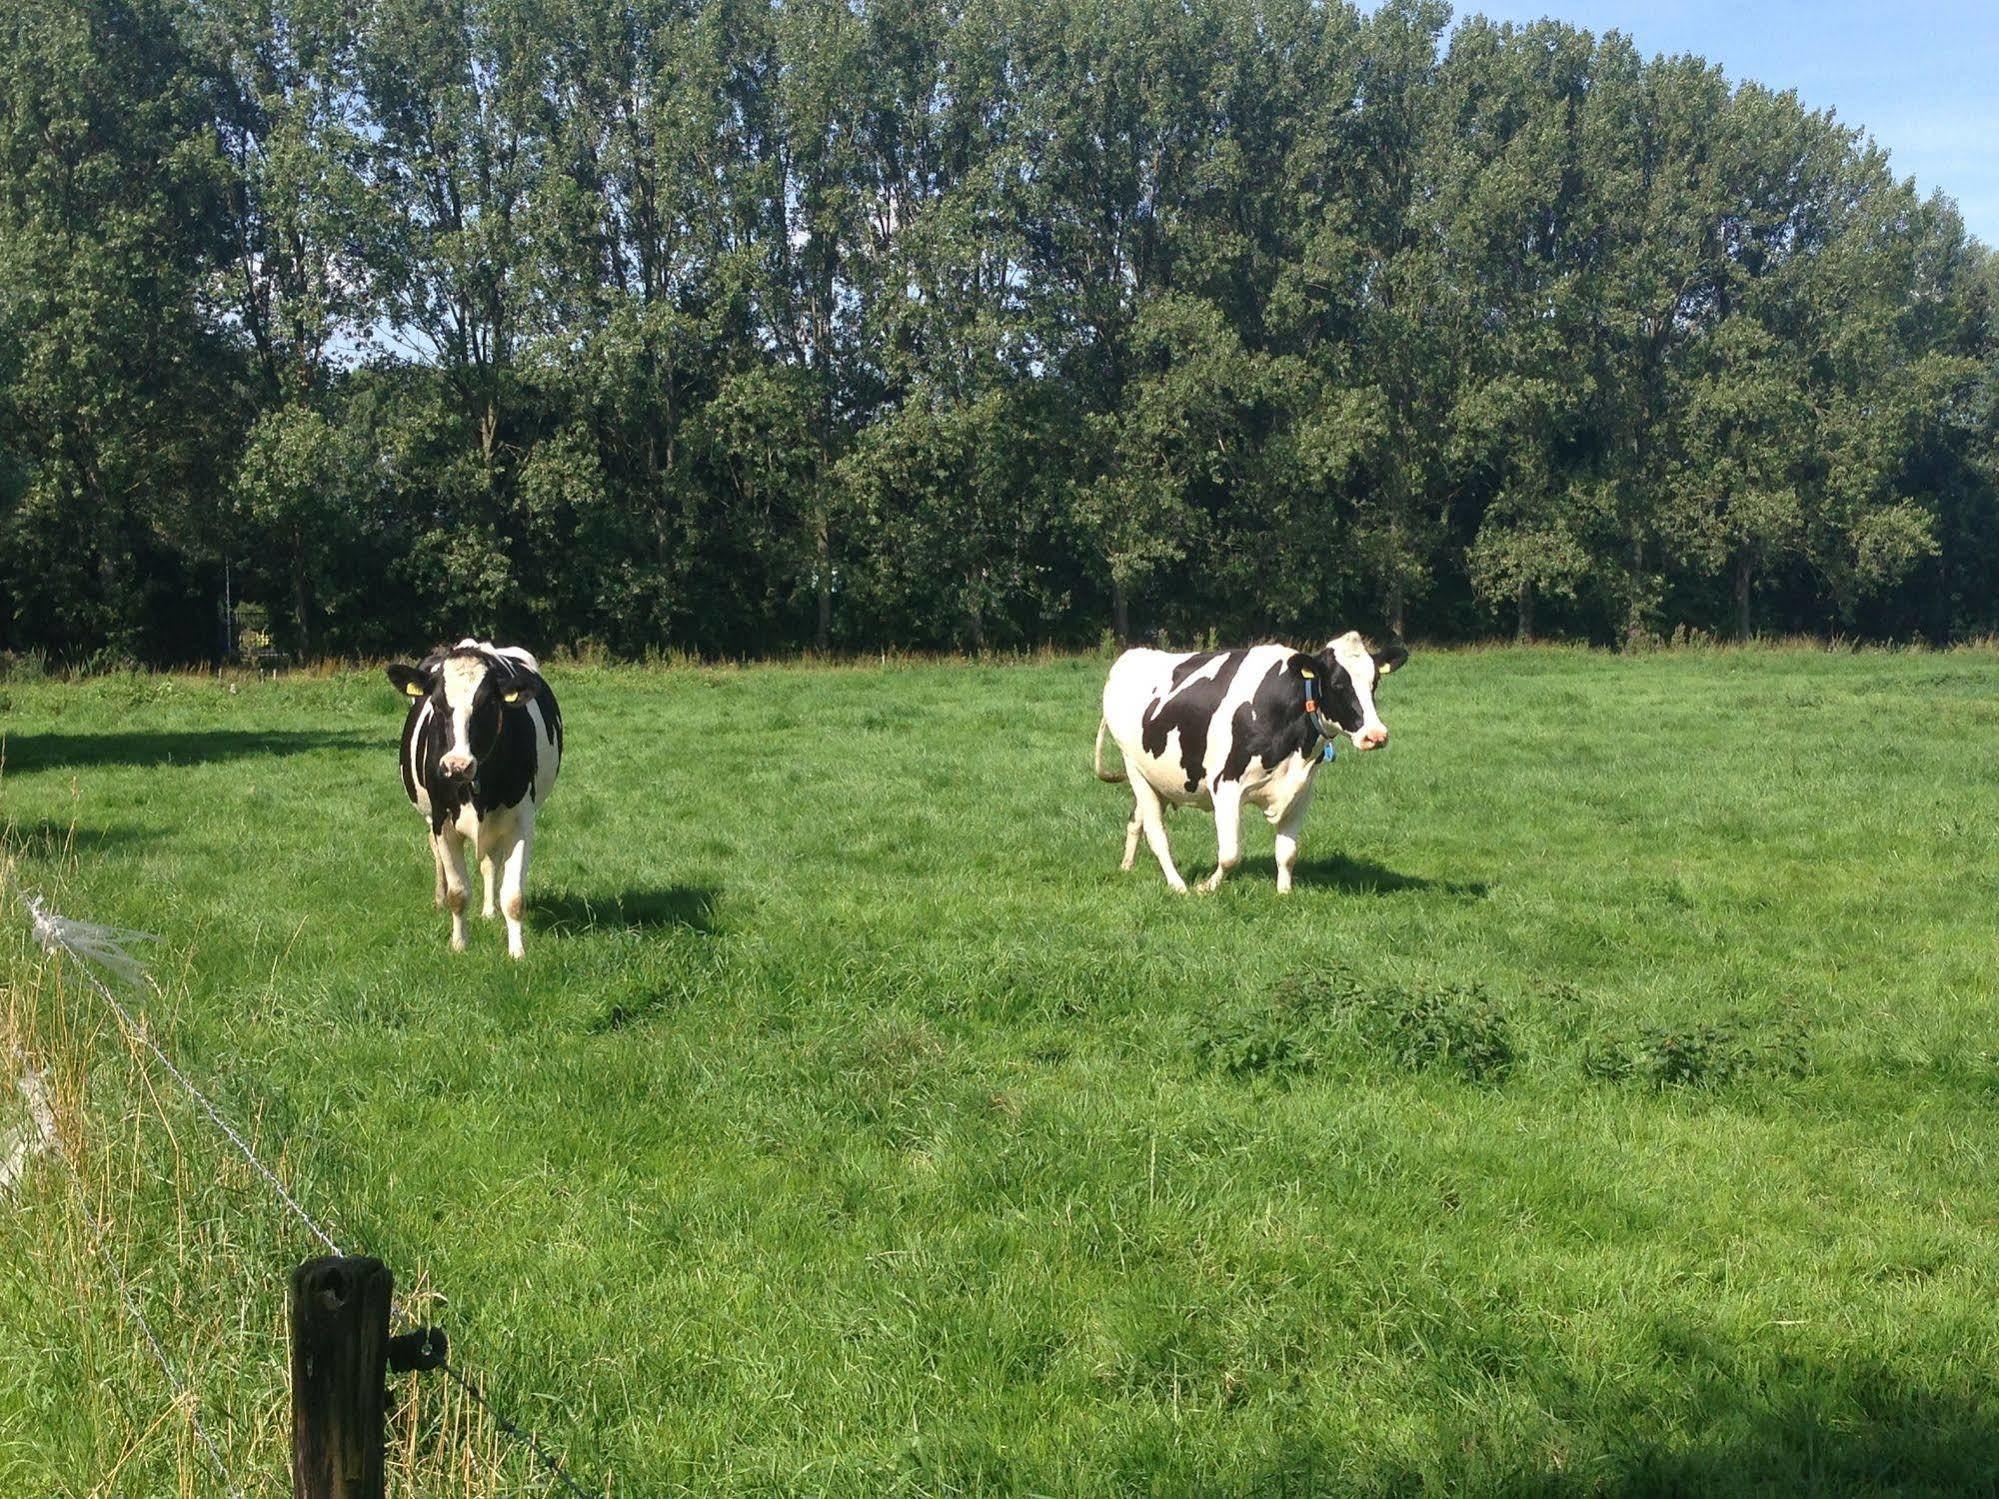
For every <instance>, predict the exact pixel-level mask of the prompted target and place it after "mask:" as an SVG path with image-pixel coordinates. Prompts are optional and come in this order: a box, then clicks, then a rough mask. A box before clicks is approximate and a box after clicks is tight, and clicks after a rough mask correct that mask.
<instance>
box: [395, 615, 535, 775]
mask: <svg viewBox="0 0 1999 1499" xmlns="http://www.w3.org/2000/svg"><path fill="white" fill-rule="evenodd" d="M388 671H389V680H390V681H391V682H394V683H395V684H396V687H397V689H398V690H400V691H401V692H402V693H404V694H405V695H406V696H408V697H411V698H416V699H422V698H429V699H430V701H431V705H432V711H433V713H434V714H435V715H436V716H437V717H438V718H439V720H440V721H442V722H443V723H444V724H445V725H446V726H447V729H448V735H447V741H446V745H445V750H444V753H443V754H442V755H440V756H439V757H438V761H437V768H438V769H439V770H441V771H442V772H443V773H444V774H445V775H446V776H447V777H449V778H450V779H452V780H455V781H469V780H471V779H472V778H473V777H474V776H476V775H478V773H479V764H480V762H481V761H483V760H484V759H485V758H486V757H487V756H488V755H490V754H491V753H492V752H493V746H494V745H495V744H497V743H498V742H499V738H500V713H501V710H502V709H504V708H509V707H512V706H513V705H514V704H516V703H521V702H525V701H526V700H527V699H528V698H530V697H532V696H533V695H534V693H535V691H536V690H537V689H538V688H539V687H540V686H541V678H540V677H538V676H536V675H535V674H534V672H533V671H531V670H530V669H529V668H528V667H526V666H524V665H522V664H521V663H520V662H518V661H515V660H512V659H510V658H509V657H507V656H505V655H497V656H496V655H492V654H489V653H488V652H486V651H482V650H474V649H472V648H471V647H470V646H459V647H456V648H454V649H451V650H444V649H439V650H435V651H432V652H431V653H430V654H429V655H428V656H426V657H424V658H423V660H422V661H421V662H419V663H418V664H417V665H415V666H402V665H397V666H391V667H390V668H389V669H388Z"/></svg>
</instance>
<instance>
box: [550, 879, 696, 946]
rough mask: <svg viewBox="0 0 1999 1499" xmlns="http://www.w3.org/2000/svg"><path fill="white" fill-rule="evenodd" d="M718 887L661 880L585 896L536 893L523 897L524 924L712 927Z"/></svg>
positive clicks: (608, 928)
mask: <svg viewBox="0 0 1999 1499" xmlns="http://www.w3.org/2000/svg"><path fill="white" fill-rule="evenodd" d="M721 898H722V892H721V891H720V890H717V889H715V888H713V887H712V886H707V885H661V886H655V887H652V888H649V889H637V890H620V891H617V892H616V893H608V894H597V895H588V894H583V893H581V892H579V891H575V890H556V891H552V892H550V893H549V894H546V895H542V894H538V893H537V894H535V895H533V896H531V897H530V898H529V900H528V923H529V925H531V926H535V927H540V928H544V929H546V930H548V931H551V932H646V931H659V930H662V929H666V928H678V929H679V930H681V931H688V932H699V933H701V934H702V935H704V936H707V935H710V934H712V933H713V932H714V930H715V907H716V906H717V905H718V904H719V903H720V901H721Z"/></svg>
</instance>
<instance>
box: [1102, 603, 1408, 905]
mask: <svg viewBox="0 0 1999 1499" xmlns="http://www.w3.org/2000/svg"><path fill="white" fill-rule="evenodd" d="M1408 659H1409V652H1408V651H1407V650H1406V649H1404V648H1403V646H1402V645H1401V644H1400V643H1399V642H1395V643H1392V644H1390V645H1389V646H1388V647H1387V648H1386V649H1384V650H1380V651H1377V650H1375V649H1374V648H1373V647H1372V646H1370V645H1369V644H1368V643H1367V641H1365V640H1363V639H1362V638H1361V637H1360V635H1358V634H1357V633H1355V632H1352V631H1349V632H1348V633H1347V634H1345V635H1342V636H1340V638H1339V639H1337V640H1335V641H1332V642H1330V643H1329V644H1328V645H1327V646H1326V648H1325V649H1324V650H1323V651H1320V652H1319V653H1318V654H1317V655H1316V656H1308V655H1306V654H1305V653H1304V652H1302V651H1294V650H1292V649H1291V647H1289V646H1288V645H1253V646H1250V647H1249V648H1248V649H1247V650H1239V651H1195V652H1191V653H1174V652H1170V651H1154V650H1131V651H1126V652H1125V653H1124V654H1123V655H1122V656H1120V657H1118V658H1117V661H1116V662H1115V663H1114V664H1113V665H1112V666H1111V674H1110V680H1109V681H1107V682H1105V683H1104V716H1103V720H1102V722H1100V723H1099V724H1098V726H1097V748H1096V771H1097V778H1098V779H1099V780H1104V781H1125V780H1128V781H1130V783H1131V792H1132V798H1133V800H1134V801H1135V803H1136V805H1135V807H1134V808H1133V810H1132V814H1131V822H1130V824H1129V826H1127V827H1126V829H1125V838H1124V864H1123V866H1122V867H1123V868H1125V869H1130V868H1131V865H1132V860H1133V859H1134V858H1136V857H1137V854H1138V835H1139V834H1140V833H1141V832H1143V833H1144V834H1145V838H1146V841H1147V842H1148V843H1150V844H1151V845H1152V852H1153V853H1154V854H1156V855H1157V856H1158V858H1159V867H1160V868H1161V869H1162V870H1164V871H1165V872H1166V883H1167V884H1169V885H1171V886H1172V887H1173V888H1174V889H1175V890H1179V891H1185V890H1186V888H1187V883H1186V881H1185V880H1183V879H1181V878H1180V871H1179V870H1177V869H1175V868H1174V867H1173V854H1172V851H1171V850H1170V849H1169V848H1168V847H1167V845H1166V822H1165V818H1164V816H1163V815H1162V814H1163V810H1164V804H1165V803H1168V802H1170V803H1172V804H1174V805H1176V806H1188V805H1191V806H1197V807H1207V808H1211V809H1212V810H1213V811H1214V814H1215V842H1216V845H1217V852H1218V855H1219V857H1218V859H1217V861H1216V864H1215V872H1214V873H1213V874H1211V875H1209V876H1208V878H1207V879H1206V880H1204V881H1202V882H1201V888H1202V889H1203V890H1212V889H1214V888H1215V887H1216V886H1217V885H1219V884H1221V882H1222V877H1223V876H1224V875H1226V874H1227V873H1228V872H1229V871H1230V870H1231V869H1233V868H1235V866H1236V864H1237V862H1238V861H1239V860H1240V859H1241V857H1242V841H1241V827H1240V823H1241V817H1242V806H1243V803H1244V802H1248V803H1250V804H1251V805H1252V806H1258V807H1261V808H1263V815H1264V817H1265V818H1267V819H1268V820H1269V822H1270V823H1271V825H1272V826H1273V827H1275V828H1276V829H1277V889H1278V891H1279V892H1280V893H1282V892H1284V891H1287V890H1289V889H1290V888H1291V870H1292V867H1293V866H1294V865H1295V864H1296V863H1297V862H1298V833H1299V830H1300V829H1301V828H1303V827H1304V825H1305V812H1306V810H1307V809H1308V808H1309V807H1310V806H1311V804H1312V785H1313V782H1314V780H1315V779H1316V778H1317V776H1318V773H1319V767H1320V765H1322V764H1323V763H1324V762H1325V761H1326V760H1329V759H1331V758H1332V756H1331V755H1330V754H1328V753H1324V752H1323V751H1324V750H1330V749H1331V747H1332V743H1333V739H1334V736H1335V735H1336V734H1338V733H1340V732H1345V733H1346V734H1347V736H1348V737H1349V738H1351V739H1352V740H1353V743H1354V747H1355V748H1356V749H1362V750H1371V749H1379V748H1380V747H1381V746H1382V745H1384V744H1386V743H1388V730H1387V729H1386V728H1385V727H1384V726H1383V725H1382V722H1381V718H1380V715H1379V714H1377V713H1376V712H1375V708H1374V689H1375V684H1376V683H1377V682H1378V681H1380V679H1381V678H1382V677H1384V676H1386V675H1387V674H1388V673H1389V672H1391V671H1394V670H1395V669H1396V668H1397V667H1398V666H1400V665H1402V663H1403V662H1405V661H1407V660H1408ZM1106 733H1108V734H1109V735H1110V736H1111V738H1112V740H1113V741H1115V742H1116V744H1117V747H1118V749H1119V750H1120V751H1121V752H1122V753H1123V755H1124V774H1122V775H1120V774H1118V773H1117V772H1116V771H1106V770H1105V769H1104V735H1105V734H1106Z"/></svg>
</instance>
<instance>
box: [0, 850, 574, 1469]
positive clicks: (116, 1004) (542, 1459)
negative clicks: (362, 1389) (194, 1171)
mask: <svg viewBox="0 0 1999 1499" xmlns="http://www.w3.org/2000/svg"><path fill="white" fill-rule="evenodd" d="M17 889H18V886H17ZM20 897H21V902H22V904H23V905H24V906H26V907H27V910H28V915H29V917H30V918H31V920H32V921H33V923H34V929H35V937H36V940H37V941H38V942H40V943H41V946H42V950H43V951H44V952H56V951H61V952H63V953H65V954H67V955H68V956H69V957H71V958H73V959H75V960H76V967H77V969H78V971H79V972H81V973H82V974H83V976H84V978H85V979H86V980H87V981H88V982H89V984H90V986H91V988H93V989H94V990H96V992H97V994H98V995H99V996H100V997H101V998H102V999H103V1000H104V1002H105V1003H106V1004H108V1005H109V1006H110V1007H111V1009H112V1012H113V1013H114V1014H115V1015H116V1016H117V1017H118V1022H119V1025H120V1026H121V1027H122V1029H123V1030H124V1033H125V1034H126V1036H127V1037H128V1038H130V1040H132V1041H134V1042H136V1043H138V1044H139V1045H140V1046H143V1047H144V1048H145V1049H146V1051H147V1052H148V1053H150V1054H151V1055H152V1057H153V1059H154V1060H155V1061H157V1062H158V1063H159V1064H160V1066H161V1067H162V1068H164V1069H165V1071H166V1073H167V1075H168V1076H169V1077H171V1078H172V1079H173V1080H174V1081H175V1082H176V1083H178V1084H179V1085H180V1086H181V1088H182V1090H183V1091H185V1092H186V1094H187V1095H188V1097H189V1098H191V1099H193V1100H194V1102H195V1103H196V1105H198V1106H199V1107H200V1109H201V1111H202V1113H204V1114H205V1115H207V1116H208V1119H209V1121H210V1122H211V1123H212V1124H214V1126H215V1127H216V1128H217V1129H218V1130H220V1131H221V1132H222V1134H223V1135H225V1136H226V1137H227V1138H228V1139H229V1142H230V1143H231V1144H232V1145H234V1146H235V1147H236V1149H237V1150H238V1151H239V1152H240V1153H241V1154H242V1156H243V1159H244V1160H246V1161H248V1162H249V1163H250V1165H251V1167H252V1168H253V1169H254V1170H255V1171H256V1172H257V1174H258V1175H259V1176H261V1177H262V1178H263V1179H264V1181H265V1182H266V1183H267V1184H269V1186H270V1188H271V1190H272V1191H273V1192H275V1193H276V1194H277V1197H278V1200H279V1201H281V1202H282V1203H283V1204H284V1205H285V1207H287V1208H288V1209H290V1211H291V1213H292V1215H293V1216H294V1217H296V1218H297V1219H298V1221H299V1222H300V1223H302V1224H303V1225H304V1226H305V1228H306V1230H307V1231H308V1232H309V1233H310V1234H311V1235H312V1236H313V1238H315V1239H316V1240H318V1242H319V1243H320V1244H321V1245H323V1246H324V1247H325V1249H326V1250H327V1252H328V1253H329V1254H334V1255H341V1256H344V1254H345V1251H344V1250H342V1249H341V1247H340V1246H339V1244H338V1243H336V1242H335V1241H334V1239H333V1236H332V1235H331V1234H329V1233H328V1232H327V1231H326V1230H325V1229H323V1228H322V1227H320V1225H319V1223H318V1222H317V1221H316V1220H315V1219H314V1218H313V1216H312V1215H311V1214H310V1213H308V1212H307V1211H306V1210H305V1208H304V1207H303V1206H302V1205H301V1204H300V1203H299V1201H298V1199H297V1198H296V1197H294V1196H293V1195H292V1193H291V1190H290V1189H289V1188H288V1187H286V1185H285V1183H284V1180H283V1178H281V1177H280V1176H279V1175H278V1174H277V1172H275V1171H273V1170H272V1169H271V1168H270V1167H269V1166H267V1165H266V1164H264V1162H263V1160H262V1159H261V1158H259V1156H258V1155H257V1152H256V1151H255V1150H254V1149H253V1148H252V1147H251V1145H250V1142H249V1141H248V1140H247V1139H245V1138H244V1137H243V1135H242V1133H241V1132H240V1131H239V1130H237V1129H236V1127H235V1126H234V1125H232V1124H231V1123H230V1122H229V1120H228V1119H227V1118H225V1117H224V1115H223V1113H222V1111H221V1110H220V1109H218V1108H217V1107H216V1106H215V1104H214V1102H213V1101H212V1100H211V1099H210V1098H209V1097H208V1095H207V1094H206V1093H204V1092H203V1091H202V1090H201V1089H200V1088H199V1087H198V1086H196V1084H195V1083H194V1081H193V1079H191V1078H190V1077H188V1075H187V1074H186V1073H185V1072H183V1071H181V1069H180V1068H179V1067H178V1066H176V1065H175V1063H174V1060H173V1058H172V1057H170V1056H168V1055H167V1053H166V1052H165V1050H163V1049H162V1048H161V1047H160V1045H159V1043H157V1042H156V1041H154V1040H153V1038H152V1037H151V1036H150V1035H148V1034H147V1033H146V1031H145V1028H144V1027H142V1026H141V1025H140V1024H139V1022H138V1021H137V1020H136V1019H135V1018H134V1017H133V1015H132V1012H131V1011H130V1010H129V1009H128V1008H127V1007H126V1006H125V1004H124V1003H123V1002H122V1001H120V1000H119V998H118V996H117V995H116V994H115V993H114V992H112V990H111V987H110V986H109V985H108V984H106V983H105V982H104V980H103V979H101V978H99V977H98V975H97V972H96V970H95V969H94V968H93V967H92V964H93V963H102V964H104V965H105V966H106V967H108V968H110V969H111V971H112V972H114V973H116V974H117V975H118V976H119V977H120V978H123V979H124V980H125V981H126V982H128V983H130V984H132V985H134V986H135V987H136V986H138V985H139V984H141V983H143V984H145V985H146V986H147V987H149V988H151V989H152V990H153V991H154V992H155V993H158V992H159V985H158V984H156V983H154V981H153V978H152V975H151V974H150V973H148V972H147V971H146V968H145V965H144V964H143V963H141V962H140V961H139V960H138V959H137V958H135V957H133V956H132V954H131V953H130V952H128V951H127V950H126V949H127V948H128V947H129V946H130V945H131V944H132V943H134V942H155V941H158V940H159V939H158V938H157V937H156V936H155V935H154V934H153V933H151V932H141V931H134V930H128V929H126V928H122V927H109V926H99V925H97V924H95V923H92V922H87V921H77V920H74V919H72V918H70V917H67V916H62V915H60V914H58V913H56V912H54V911H52V910H50V909H49V908H48V906H47V905H46V904H44V903H43V901H42V900H41V899H40V897H38V896H36V895H34V894H32V893H30V892H28V891H25V890H22V891H20ZM67 1159H68V1158H67V1157H65V1161H66V1162H67ZM68 1164H69V1167H70V1170H71V1172H72V1173H76V1166H75V1163H74V1162H68ZM76 1180H77V1189H78V1205H79V1206H81V1207H82V1208H83V1213H84V1217H85V1219H86V1221H87V1222H89V1224H90V1225H91V1230H92V1233H93V1235H94V1236H95V1239H96V1245H97V1249H98V1252H99V1253H100V1254H101V1255H103V1256H104V1259H105V1263H106V1264H107V1265H109V1266H110V1267H111V1270H112V1275H113V1278H114V1279H116V1280H117V1281H118V1284H119V1291H120V1295H121V1297H123V1298H124V1300H125V1305H126V1309H127V1310H128V1311H129V1312H130V1313H131V1314H132V1317H133V1319H134V1320H135V1321H137V1322H138V1324H139V1327H140V1330H141V1331H142V1332H144V1333H145V1335H146V1341H147V1343H148V1344H150V1345H151V1347H152V1350H153V1355H154V1357H155V1358H156V1359H158V1360H159V1363H160V1368H161V1369H162V1371H163V1372H165V1373H166V1375H167V1379H168V1383H169V1384H173V1385H175V1388H176V1389H177V1390H178V1389H181V1388H182V1387H181V1386H180V1385H178V1384H177V1383H176V1380H175V1376H174V1372H173V1370H172V1368H171V1366H170V1365H169V1364H168V1362H167V1358H166V1354H165V1351H164V1350H163V1349H162V1348H161V1346H160V1343H159V1340H158V1339H157V1338H155V1337H154V1336H153V1331H152V1328H151V1327H149V1326H148V1325H147V1324H146V1321H145V1319H144V1317H143V1316H141V1315H140V1313H139V1311H138V1308H137V1307H136V1305H135V1304H134V1303H133V1301H132V1299H131V1298H130V1296H129V1295H127V1294H126V1292H125V1282H124V1280H123V1278H122V1276H120V1275H119V1273H118V1268H117V1264H116V1262H115V1261H114V1260H113V1259H112V1258H111V1256H110V1252H109V1250H108V1249H106V1248H105V1246H104V1243H103V1238H102V1234H101V1231H100V1230H99V1229H98V1226H97V1219H96V1217H95V1215H93V1214H92V1213H91V1211H90V1208H89V1205H88V1204H87V1203H85V1202H84V1201H83V1197H84V1185H83V1179H82V1177H81V1175H80V1174H78V1175H77V1178H76ZM391 1310H392V1312H393V1311H395V1310H398V1308H397V1307H396V1306H395V1305H394V1303H393V1302H392V1303H391ZM438 1368H440V1369H442V1370H443V1371H444V1373H445V1374H446V1376H448V1377H449V1378H450V1379H451V1381H452V1382H453V1383H454V1384H456V1385H457V1386H458V1387H459V1388H460V1389H461V1390H463V1391H464V1392H465V1393H466V1394H467V1395H468V1396H469V1397H471V1399H472V1400H474V1401H475V1402H477V1403H478V1405H479V1406H480V1407H481V1408H482V1409H484V1410H485V1412H486V1414H487V1415H488V1416H490V1417H491V1418H492V1420H493V1423H494V1425H496V1426H497V1427H499V1429H500V1430H501V1431H502V1432H503V1433H505V1434H506V1435H508V1436H510V1437H512V1438H514V1439H515V1440H516V1441H519V1442H521V1443H523V1444H524V1445H525V1446H526V1447H527V1449H528V1451H529V1452H531V1453H532V1454H533V1455H534V1458H535V1460H536V1461H537V1462H539V1463H540V1464H541V1465H542V1467H543V1468H544V1469H546V1470H547V1472H548V1474H549V1475H550V1477H551V1478H552V1479H553V1480H554V1481H556V1482H558V1483H560V1484H562V1485H563V1486H564V1487H565V1488H567V1489H568V1490H569V1492H571V1493H572V1494H575V1495H577V1496H579V1499H590V1495H589V1492H588V1491H587V1490H585V1489H584V1488H583V1487H582V1486H581V1485H579V1484H578V1483H577V1482H576V1480H575V1479H574V1478H572V1477H571V1476H570V1475H569V1472H568V1469H567V1468H566V1467H565V1466H564V1465H563V1463H562V1462H561V1460H560V1459H558V1458H557V1457H555V1456H554V1455H553V1454H551V1453H550V1452H549V1451H548V1450H547V1449H546V1448H544V1447H543V1446H542V1444H541V1443H540V1441H539V1440H537V1439H536V1437H535V1434H534V1433H533V1432H532V1431H530V1430H527V1429H525V1428H523V1427H520V1426H517V1425H515V1424H514V1422H512V1421H511V1420H509V1419H508V1418H507V1417H506V1416H505V1415H503V1414H502V1413H501V1412H500V1410H499V1409H498V1408H497V1407H496V1406H494V1404H493V1403H492V1402H491V1401H490V1400H488V1399H487V1398H486V1396H485V1394H484V1392H482V1391H481V1390H480V1388H479V1386H478V1385H477V1384H476V1383H475V1382H474V1381H473V1380H472V1379H471V1378H469V1377H468V1376H467V1375H465V1374H463V1373H461V1372H460V1371H459V1370H458V1369H457V1368H456V1367H455V1366H453V1365H452V1364H451V1363H449V1362H448V1361H447V1362H444V1363H440V1364H439V1365H438ZM177 1398H179V1397H178V1396H177ZM188 1415H189V1417H190V1419H191V1420H192V1421H193V1423H194V1428H195V1431H196V1433H197V1434H198V1435H199V1436H200V1437H201V1440H202V1444H203V1445H204V1446H206V1447H207V1448H208V1452H209V1456H210V1458H211V1459H213V1460H214V1461H215V1463H216V1466H217V1471H218V1472H219V1473H220V1474H221V1476H222V1480H223V1484H224V1486H225V1487H226V1488H228V1490H229V1492H230V1494H231V1495H232V1496H233V1499H241V1491H240V1490H238V1489H236V1488H235V1487H234V1486H233V1484H232V1482H231V1480H230V1477H229V1473H228V1471H227V1469H226V1468H225V1467H224V1466H223V1465H222V1461H221V1456H220V1453H219V1452H218V1451H217V1449H216V1447H215V1444H214V1443H213V1442H212V1441H210V1440H209V1437H208V1433H207V1432H206V1430H205V1429H204V1428H203V1427H202V1425H201V1417H200V1414H199V1413H198V1411H197V1410H196V1408H195V1402H194V1400H193V1397H192V1396H191V1395H189V1396H188Z"/></svg>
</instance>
